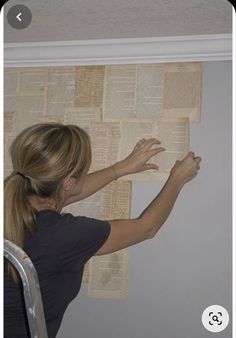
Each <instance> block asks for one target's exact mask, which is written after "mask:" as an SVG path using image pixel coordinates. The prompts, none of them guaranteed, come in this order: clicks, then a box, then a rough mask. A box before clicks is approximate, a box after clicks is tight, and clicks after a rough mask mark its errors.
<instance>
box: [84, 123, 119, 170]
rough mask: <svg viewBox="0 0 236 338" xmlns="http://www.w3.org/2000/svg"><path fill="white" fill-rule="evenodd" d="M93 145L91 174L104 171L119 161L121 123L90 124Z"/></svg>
mask: <svg viewBox="0 0 236 338" xmlns="http://www.w3.org/2000/svg"><path fill="white" fill-rule="evenodd" d="M90 137H91V145H92V164H91V172H93V171H96V170H100V169H104V168H105V167H107V166H110V165H112V164H114V163H115V162H116V161H117V160H118V154H119V144H120V138H121V134H120V123H119V122H110V123H109V122H103V123H102V122H97V123H91V124H90Z"/></svg>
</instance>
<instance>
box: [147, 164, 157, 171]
mask: <svg viewBox="0 0 236 338" xmlns="http://www.w3.org/2000/svg"><path fill="white" fill-rule="evenodd" d="M144 168H145V169H144V170H149V169H155V170H159V166H158V165H157V164H155V163H146V164H145V167H144Z"/></svg>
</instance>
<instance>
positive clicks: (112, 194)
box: [101, 181, 131, 220]
mask: <svg viewBox="0 0 236 338" xmlns="http://www.w3.org/2000/svg"><path fill="white" fill-rule="evenodd" d="M130 203H131V182H129V181H113V182H111V183H109V184H108V185H107V186H106V187H105V188H103V189H102V199H101V217H102V219H104V220H111V219H120V218H129V217H130Z"/></svg>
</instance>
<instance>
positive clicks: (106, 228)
mask: <svg viewBox="0 0 236 338" xmlns="http://www.w3.org/2000/svg"><path fill="white" fill-rule="evenodd" d="M60 223H61V224H60V227H59V231H58V239H57V240H58V243H57V251H58V255H59V257H60V261H61V267H62V269H63V270H64V269H65V270H67V269H68V270H77V268H81V266H83V265H84V264H85V263H86V262H87V261H88V260H89V259H90V258H91V257H92V256H94V255H95V253H96V252H97V251H98V250H99V249H100V247H102V245H103V244H104V243H105V242H106V240H107V238H108V236H109V234H110V230H111V227H110V224H109V223H108V222H107V221H101V220H98V219H94V218H89V217H84V216H83V217H82V216H73V215H72V214H69V213H68V214H64V215H63V216H62V219H61V222H60Z"/></svg>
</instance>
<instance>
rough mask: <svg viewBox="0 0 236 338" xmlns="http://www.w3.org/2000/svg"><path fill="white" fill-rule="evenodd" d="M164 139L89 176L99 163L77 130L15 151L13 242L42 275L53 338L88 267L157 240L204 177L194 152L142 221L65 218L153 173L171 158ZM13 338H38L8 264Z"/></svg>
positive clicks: (66, 129) (8, 186)
mask: <svg viewBox="0 0 236 338" xmlns="http://www.w3.org/2000/svg"><path fill="white" fill-rule="evenodd" d="M159 144H160V141H158V140H157V139H148V140H145V139H142V140H140V141H139V142H138V143H137V144H136V146H135V147H134V150H133V151H132V153H131V154H130V155H129V156H128V157H127V158H125V159H124V160H122V161H119V162H117V163H115V164H114V165H113V166H110V167H108V168H105V169H103V170H99V171H97V172H94V173H91V174H89V175H87V173H88V170H89V167H90V163H91V148H90V141H89V137H88V135H87V134H86V133H85V131H83V130H82V129H80V128H79V127H78V126H74V125H63V124H58V123H50V124H37V125H33V126H31V127H28V128H27V129H25V130H24V131H23V132H21V133H20V134H19V135H18V136H17V137H16V139H15V140H14V142H13V144H12V146H11V157H12V163H13V169H14V171H13V173H12V174H11V175H10V176H8V178H7V179H6V181H5V188H4V195H5V220H4V226H5V238H6V239H8V240H10V241H12V242H14V243H15V244H17V245H18V246H20V247H21V248H23V250H24V251H25V252H26V253H27V254H28V255H29V257H30V258H31V259H32V261H33V263H34V265H35V268H36V271H37V273H38V277H39V282H40V288H41V293H42V300H43V305H44V312H45V319H46V323H47V330H48V337H49V338H53V337H55V336H56V334H57V332H58V330H59V327H60V324H61V321H62V318H63V314H64V312H65V310H66V308H67V306H68V304H69V303H70V302H71V301H72V300H73V299H74V298H75V297H76V295H77V294H78V292H79V289H80V286H81V278H82V274H83V269H84V265H85V263H86V262H87V261H88V260H89V259H90V257H92V256H94V255H105V254H108V253H112V252H115V251H117V250H120V249H123V248H126V247H129V246H131V245H134V244H136V243H139V242H141V241H144V240H147V239H151V238H154V236H155V234H156V233H157V231H158V229H159V228H160V227H161V225H162V224H163V223H164V222H165V220H166V219H167V217H168V215H169V213H170V211H171V209H172V207H173V205H174V203H175V200H176V198H177V196H178V194H179V192H180V190H181V189H182V187H183V186H184V184H185V183H186V182H188V181H189V180H191V179H192V178H193V177H195V176H196V175H197V172H198V170H199V163H200V161H201V159H200V157H195V155H194V153H192V152H190V153H189V154H188V155H187V156H186V157H185V158H184V159H183V160H182V161H177V162H176V164H175V166H174V167H173V168H172V170H171V172H170V175H169V178H168V180H167V182H166V184H165V186H164V187H163V189H162V190H161V192H160V193H159V195H158V196H157V197H156V198H155V199H154V200H153V201H152V203H151V204H150V205H149V206H148V207H147V208H146V209H145V210H144V211H143V213H142V214H141V215H140V216H139V217H138V218H136V219H118V220H109V221H101V220H96V219H92V218H87V217H79V216H77V217H75V216H73V215H71V214H70V213H66V214H61V213H60V212H61V210H62V208H63V207H65V206H66V205H69V204H71V203H74V202H76V201H79V200H81V199H83V198H85V197H87V196H89V195H91V194H93V193H95V192H96V191H98V190H99V189H101V188H102V187H104V186H105V185H106V184H108V183H110V182H111V181H112V180H114V179H117V178H119V177H121V176H124V175H127V174H131V173H136V172H140V171H143V170H147V169H156V170H157V169H158V167H157V166H156V165H154V164H151V163H147V162H148V161H149V160H150V159H151V158H152V157H153V156H154V155H157V154H158V153H159V152H161V151H164V148H162V147H160V146H159ZM4 296H5V304H4V305H5V310H4V311H5V312H4V317H5V337H6V338H18V337H22V338H23V337H24V338H25V337H30V335H29V330H28V326H27V317H26V312H25V310H24V303H23V296H22V288H21V284H20V283H19V279H18V277H17V273H16V271H15V270H14V268H13V267H12V266H11V265H10V264H9V263H7V262H5V295H4Z"/></svg>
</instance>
